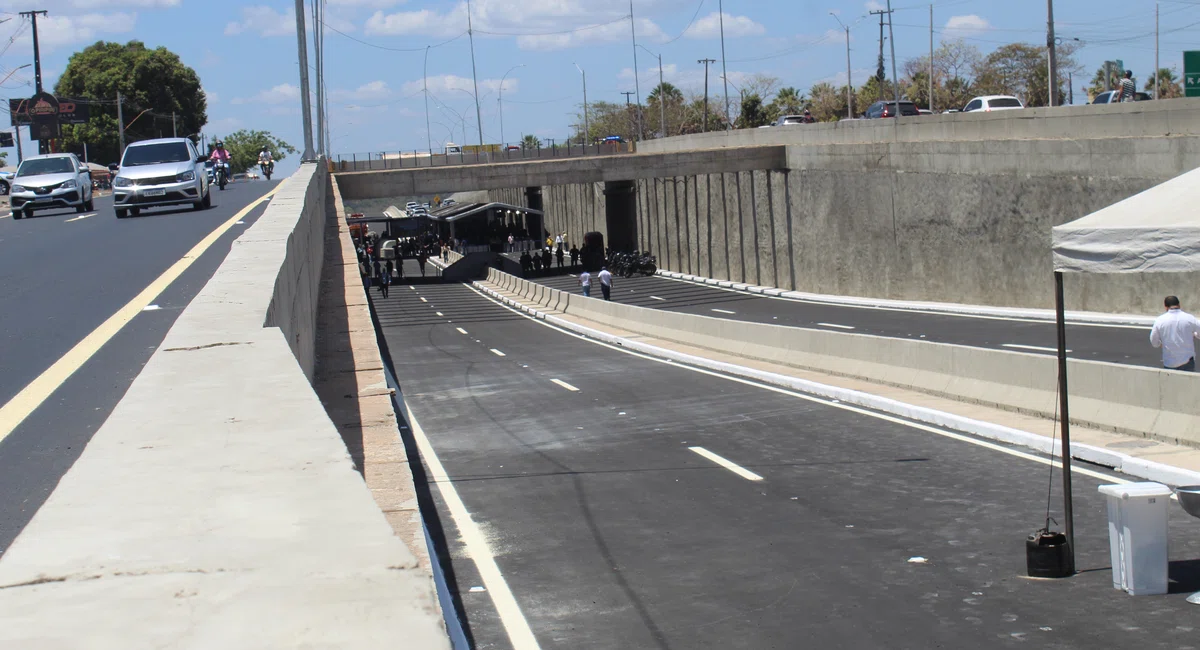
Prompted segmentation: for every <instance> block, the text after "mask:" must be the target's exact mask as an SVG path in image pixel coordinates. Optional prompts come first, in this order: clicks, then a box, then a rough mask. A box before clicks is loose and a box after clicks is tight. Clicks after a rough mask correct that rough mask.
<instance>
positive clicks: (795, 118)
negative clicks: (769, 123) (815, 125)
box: [783, 115, 804, 124]
mask: <svg viewBox="0 0 1200 650" xmlns="http://www.w3.org/2000/svg"><path fill="white" fill-rule="evenodd" d="M803 121H804V118H803V117H801V116H799V115H789V116H787V117H785V118H783V123H784V124H800V123H801V122H803Z"/></svg>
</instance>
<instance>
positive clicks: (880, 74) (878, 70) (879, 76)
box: [868, 9, 887, 86]
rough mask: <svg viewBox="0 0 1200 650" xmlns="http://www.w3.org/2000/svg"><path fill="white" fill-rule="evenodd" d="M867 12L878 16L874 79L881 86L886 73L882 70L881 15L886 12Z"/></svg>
mask: <svg viewBox="0 0 1200 650" xmlns="http://www.w3.org/2000/svg"><path fill="white" fill-rule="evenodd" d="M868 13H870V14H871V15H872V16H874V15H878V16H879V65H878V66H877V67H876V68H875V81H877V82H878V83H879V85H881V86H882V85H883V82H884V80H885V79H886V78H887V73H885V72H884V71H883V15H884V14H885V13H887V12H886V11H883V10H882V9H880V10H878V11H870V12H868Z"/></svg>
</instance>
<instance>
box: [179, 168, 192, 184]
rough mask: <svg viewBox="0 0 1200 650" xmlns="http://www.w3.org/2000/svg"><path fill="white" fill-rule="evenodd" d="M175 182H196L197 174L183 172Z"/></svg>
mask: <svg viewBox="0 0 1200 650" xmlns="http://www.w3.org/2000/svg"><path fill="white" fill-rule="evenodd" d="M175 180H177V181H179V182H181V183H182V182H184V181H194V180H196V172H191V171H189V172H183V173H182V174H180V175H178V176H176V177H175Z"/></svg>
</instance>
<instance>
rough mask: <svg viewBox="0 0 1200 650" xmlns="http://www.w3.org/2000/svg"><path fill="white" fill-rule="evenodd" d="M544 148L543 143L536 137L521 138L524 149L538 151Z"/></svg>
mask: <svg viewBox="0 0 1200 650" xmlns="http://www.w3.org/2000/svg"><path fill="white" fill-rule="evenodd" d="M541 146H542V141H541V140H539V139H538V137H537V136H536V135H527V136H525V137H523V138H521V148H522V149H538V148H540V147H541Z"/></svg>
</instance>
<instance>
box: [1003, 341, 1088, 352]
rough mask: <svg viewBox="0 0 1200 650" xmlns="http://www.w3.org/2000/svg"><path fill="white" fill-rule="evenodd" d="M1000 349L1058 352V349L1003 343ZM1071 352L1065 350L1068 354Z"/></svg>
mask: <svg viewBox="0 0 1200 650" xmlns="http://www.w3.org/2000/svg"><path fill="white" fill-rule="evenodd" d="M1000 347H1002V348H1014V349H1017V350H1035V351H1037V352H1058V348H1043V347H1039V346H1036V345H1021V344H1019V343H1004V344H1003V345H1001V346H1000ZM1070 351H1071V350H1067V352H1070Z"/></svg>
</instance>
